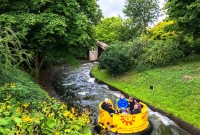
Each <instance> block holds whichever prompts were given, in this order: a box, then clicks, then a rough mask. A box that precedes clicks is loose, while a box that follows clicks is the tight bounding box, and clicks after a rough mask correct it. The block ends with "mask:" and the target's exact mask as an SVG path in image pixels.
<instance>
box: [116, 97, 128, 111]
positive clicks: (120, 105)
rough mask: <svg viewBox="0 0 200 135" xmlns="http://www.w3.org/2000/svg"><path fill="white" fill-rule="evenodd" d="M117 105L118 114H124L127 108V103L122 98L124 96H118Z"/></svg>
mask: <svg viewBox="0 0 200 135" xmlns="http://www.w3.org/2000/svg"><path fill="white" fill-rule="evenodd" d="M117 105H118V108H119V110H120V112H122V113H126V111H127V108H128V101H127V100H126V98H125V97H124V94H121V95H120V98H119V99H118V102H117Z"/></svg>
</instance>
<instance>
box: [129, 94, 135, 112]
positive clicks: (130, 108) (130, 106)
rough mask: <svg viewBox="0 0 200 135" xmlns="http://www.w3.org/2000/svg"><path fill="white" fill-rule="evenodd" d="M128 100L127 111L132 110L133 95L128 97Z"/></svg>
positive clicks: (133, 103)
mask: <svg viewBox="0 0 200 135" xmlns="http://www.w3.org/2000/svg"><path fill="white" fill-rule="evenodd" d="M128 99H129V102H128V109H129V111H132V110H133V109H134V105H135V101H134V99H133V97H129V98H128Z"/></svg>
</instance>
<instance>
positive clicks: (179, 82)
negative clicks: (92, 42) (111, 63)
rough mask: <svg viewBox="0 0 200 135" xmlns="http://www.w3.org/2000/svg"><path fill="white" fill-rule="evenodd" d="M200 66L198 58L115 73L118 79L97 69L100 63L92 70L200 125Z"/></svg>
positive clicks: (127, 91) (177, 115)
mask: <svg viewBox="0 0 200 135" xmlns="http://www.w3.org/2000/svg"><path fill="white" fill-rule="evenodd" d="M199 67H200V62H199V61H198V62H192V63H181V64H179V65H175V66H169V67H165V68H156V69H151V70H146V71H143V72H136V71H135V70H133V71H130V72H128V74H127V75H123V76H118V77H116V78H115V80H113V78H112V76H111V75H110V74H108V72H107V71H106V70H98V68H97V66H96V67H94V68H93V69H92V72H91V73H92V75H94V77H96V78H98V79H99V80H101V81H103V82H105V83H107V84H109V85H111V86H113V87H116V88H118V89H120V90H122V91H123V92H125V93H127V94H128V95H130V96H134V97H136V98H139V99H141V100H142V101H144V102H147V103H149V104H151V105H152V106H154V107H156V108H159V109H161V110H163V111H165V112H166V113H168V114H173V115H174V116H176V117H178V118H180V119H182V120H184V121H186V122H188V123H190V124H192V125H194V126H195V127H198V128H200V121H199V119H200V115H199V110H200V104H199V101H200V96H199V89H200V72H199ZM150 85H154V87H155V89H154V93H152V91H150V90H149V86H150ZM172 101H173V102H172ZM188 105H189V106H188ZM186 106H187V109H185V107H186Z"/></svg>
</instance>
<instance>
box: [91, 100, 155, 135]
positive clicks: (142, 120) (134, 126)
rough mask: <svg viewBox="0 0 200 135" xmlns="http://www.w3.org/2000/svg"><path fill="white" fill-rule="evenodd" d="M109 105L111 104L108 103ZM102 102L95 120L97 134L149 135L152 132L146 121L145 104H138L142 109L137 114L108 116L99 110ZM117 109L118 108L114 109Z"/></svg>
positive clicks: (105, 112) (147, 120) (149, 123)
mask: <svg viewBox="0 0 200 135" xmlns="http://www.w3.org/2000/svg"><path fill="white" fill-rule="evenodd" d="M109 102H110V103H111V104H112V102H111V101H109ZM102 103H103V102H100V104H99V115H98V116H97V117H96V120H95V130H96V131H97V133H100V131H105V132H107V133H108V134H109V135H110V134H113V135H116V134H132V135H149V134H150V133H151V132H152V129H153V127H152V124H151V122H150V121H149V119H148V110H147V106H146V104H144V103H142V102H140V104H141V106H142V108H141V113H138V114H127V113H125V114H124V113H118V114H115V113H114V114H109V113H108V112H107V111H105V110H103V109H102V108H101V105H102ZM116 109H118V108H116Z"/></svg>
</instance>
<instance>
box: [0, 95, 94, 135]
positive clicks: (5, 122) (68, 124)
mask: <svg viewBox="0 0 200 135" xmlns="http://www.w3.org/2000/svg"><path fill="white" fill-rule="evenodd" d="M33 102H34V103H35V104H37V107H36V108H33V107H32V106H31V104H32V102H26V103H23V102H19V101H16V99H15V98H11V97H8V98H7V99H5V102H0V134H2V135H8V134H10V135H15V134H19V135H22V134H36V135H41V134H43V135H50V134H52V135H64V134H68V135H73V134H76V135H84V134H85V135H86V131H87V134H88V135H91V131H90V130H88V129H89V126H88V124H89V122H90V120H89V112H88V111H86V110H83V112H82V114H78V112H77V110H75V109H74V108H72V109H71V110H70V111H69V110H67V109H66V108H67V106H66V105H65V104H64V103H61V102H58V101H56V100H55V99H50V100H48V101H41V102H36V101H33Z"/></svg>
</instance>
